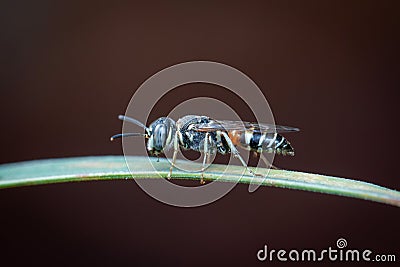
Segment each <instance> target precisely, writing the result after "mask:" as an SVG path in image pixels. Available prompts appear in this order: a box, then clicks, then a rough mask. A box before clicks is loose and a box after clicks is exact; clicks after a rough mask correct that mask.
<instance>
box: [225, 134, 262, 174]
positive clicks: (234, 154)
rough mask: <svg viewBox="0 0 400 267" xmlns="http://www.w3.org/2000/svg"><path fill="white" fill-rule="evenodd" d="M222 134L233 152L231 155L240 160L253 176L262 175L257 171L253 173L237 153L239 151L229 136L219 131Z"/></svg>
mask: <svg viewBox="0 0 400 267" xmlns="http://www.w3.org/2000/svg"><path fill="white" fill-rule="evenodd" d="M221 134H222V136H223V137H224V138H225V140H226V142H227V143H228V145H229V148H230V149H231V152H232V154H233V156H234V157H235V158H238V159H239V160H240V162H241V163H242V165H243V167H245V168H246V170H247V171H248V172H249V173H251V174H252V175H253V176H262V177H264V175H262V174H259V173H255V172H253V171H252V170H251V169H250V168H249V167H248V166H247V164H246V162H245V161H244V160H243V158H242V157H241V156H240V155H239V151H238V150H237V149H236V147H235V145H234V144H233V143H232V140H231V139H230V138H229V136H228V134H227V133H225V132H221Z"/></svg>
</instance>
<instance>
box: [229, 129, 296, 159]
mask: <svg viewBox="0 0 400 267" xmlns="http://www.w3.org/2000/svg"><path fill="white" fill-rule="evenodd" d="M229 137H230V138H231V140H232V142H233V143H234V144H235V145H238V146H240V147H242V148H244V149H247V150H250V151H255V152H258V153H262V152H268V153H276V154H281V155H290V156H294V150H293V147H292V146H291V145H290V143H289V141H287V139H286V138H285V137H283V136H282V135H280V134H278V133H261V132H255V131H251V130H248V131H245V132H238V131H232V132H230V133H229Z"/></svg>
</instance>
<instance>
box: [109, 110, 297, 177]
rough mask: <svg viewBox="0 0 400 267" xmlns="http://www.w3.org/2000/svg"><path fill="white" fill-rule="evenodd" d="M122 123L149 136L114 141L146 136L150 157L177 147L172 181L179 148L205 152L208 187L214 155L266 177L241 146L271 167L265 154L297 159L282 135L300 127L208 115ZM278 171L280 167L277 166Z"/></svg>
mask: <svg viewBox="0 0 400 267" xmlns="http://www.w3.org/2000/svg"><path fill="white" fill-rule="evenodd" d="M118 118H119V119H120V120H122V121H126V122H130V123H133V124H136V125H138V126H140V127H142V128H143V129H144V130H145V133H122V134H116V135H114V136H112V137H111V140H114V139H116V138H120V137H128V136H143V137H145V138H146V139H148V140H147V143H146V148H147V151H148V152H149V154H150V155H152V156H157V157H159V155H160V154H162V153H164V152H165V151H167V150H169V149H171V148H173V156H172V162H171V167H170V170H169V173H168V179H170V178H171V174H172V170H173V168H174V167H175V161H176V157H177V153H178V149H179V148H182V149H185V150H194V151H198V152H203V153H204V158H203V166H202V169H201V183H202V184H204V180H203V175H204V171H205V169H206V164H208V163H209V160H210V158H211V156H212V155H214V154H215V153H220V154H222V155H226V154H229V153H231V154H233V156H234V157H235V158H237V159H239V160H240V162H241V163H242V165H243V167H244V168H245V169H246V170H247V171H248V172H249V173H250V174H252V175H253V176H263V175H261V174H258V173H255V172H253V171H252V170H251V169H250V168H249V167H248V166H247V164H246V162H245V161H244V159H243V158H242V157H241V156H240V154H239V151H238V150H237V147H240V148H242V149H246V150H249V151H251V152H253V153H255V154H258V155H260V158H261V159H263V160H264V161H265V162H266V163H267V164H269V165H271V166H272V167H274V166H273V165H272V164H270V163H269V162H268V161H267V159H266V158H265V157H264V156H263V154H262V153H263V152H266V153H276V154H278V155H284V156H285V155H289V156H294V149H293V147H292V145H291V144H290V143H289V141H288V140H287V139H286V138H285V137H283V136H282V135H281V134H280V133H283V132H297V131H299V129H298V128H294V127H288V126H280V125H273V124H261V123H251V122H242V121H227V120H215V119H212V118H210V117H207V116H198V115H187V116H184V117H182V118H180V119H179V120H178V121H177V122H175V121H174V120H172V119H171V118H167V117H161V118H159V119H157V120H155V121H154V122H152V123H151V124H150V126H149V127H146V126H145V125H144V124H143V123H141V122H140V121H138V120H136V119H134V118H130V117H127V116H123V115H120V116H118ZM274 168H276V167H274Z"/></svg>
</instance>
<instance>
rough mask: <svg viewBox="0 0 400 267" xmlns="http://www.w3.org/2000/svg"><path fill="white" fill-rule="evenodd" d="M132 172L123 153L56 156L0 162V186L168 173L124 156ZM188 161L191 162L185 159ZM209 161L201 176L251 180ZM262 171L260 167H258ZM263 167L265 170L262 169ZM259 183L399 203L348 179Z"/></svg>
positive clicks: (281, 175) (164, 164)
mask: <svg viewBox="0 0 400 267" xmlns="http://www.w3.org/2000/svg"><path fill="white" fill-rule="evenodd" d="M127 160H130V161H131V162H132V163H130V166H131V167H133V172H132V174H131V173H130V172H129V169H128V167H127V165H126V162H125V158H124V157H123V156H91V157H75V158H61V159H44V160H34V161H26V162H17V163H8V164H2V165H0V189H3V188H10V187H19V186H28V185H41V184H51V183H63V182H79V181H97V180H116V179H131V178H134V179H147V178H150V179H157V178H165V177H166V176H167V173H168V171H169V166H170V165H169V162H168V161H167V160H165V159H160V162H155V160H154V159H151V160H154V162H153V163H154V164H156V165H154V166H157V171H156V170H155V169H154V168H153V166H151V164H149V160H148V158H146V157H135V156H131V157H127ZM189 164H192V163H189ZM225 168H226V166H225V165H220V164H212V165H211V166H210V168H209V169H207V171H206V172H205V174H204V178H205V179H206V180H209V181H213V180H216V179H218V181H222V182H237V181H239V182H240V183H244V184H249V183H250V182H251V181H252V179H260V178H254V177H252V176H249V175H242V174H243V167H241V166H230V167H229V173H227V174H224V171H225ZM261 170H262V169H261ZM263 171H265V170H263ZM172 178H175V179H190V180H200V178H201V177H200V173H188V172H184V171H181V170H177V169H174V171H173V177H172ZM259 182H260V183H261V184H262V185H264V186H274V187H280V188H290V189H298V190H305V191H312V192H319V193H326V194H332V195H339V196H346V197H354V198H359V199H365V200H370V201H375V202H380V203H385V204H390V205H394V206H398V207H400V192H399V191H396V190H392V189H388V188H385V187H382V186H378V185H374V184H371V183H366V182H362V181H356V180H351V179H345V178H339V177H333V176H326V175H319V174H312V173H304V172H296V171H287V170H270V172H269V174H268V177H267V178H265V179H262V180H259Z"/></svg>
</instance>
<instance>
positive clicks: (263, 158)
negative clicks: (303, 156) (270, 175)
mask: <svg viewBox="0 0 400 267" xmlns="http://www.w3.org/2000/svg"><path fill="white" fill-rule="evenodd" d="M260 159H262V160H263V161H264V163H265V164H266V165H267V167H268V168H269V167H271V169H274V170H279V168H278V167H276V166H274V165H273V164H272V163H271V162H269V160H268V159H267V158H266V157H265V156H264V155H263V154H262V153H260Z"/></svg>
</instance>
